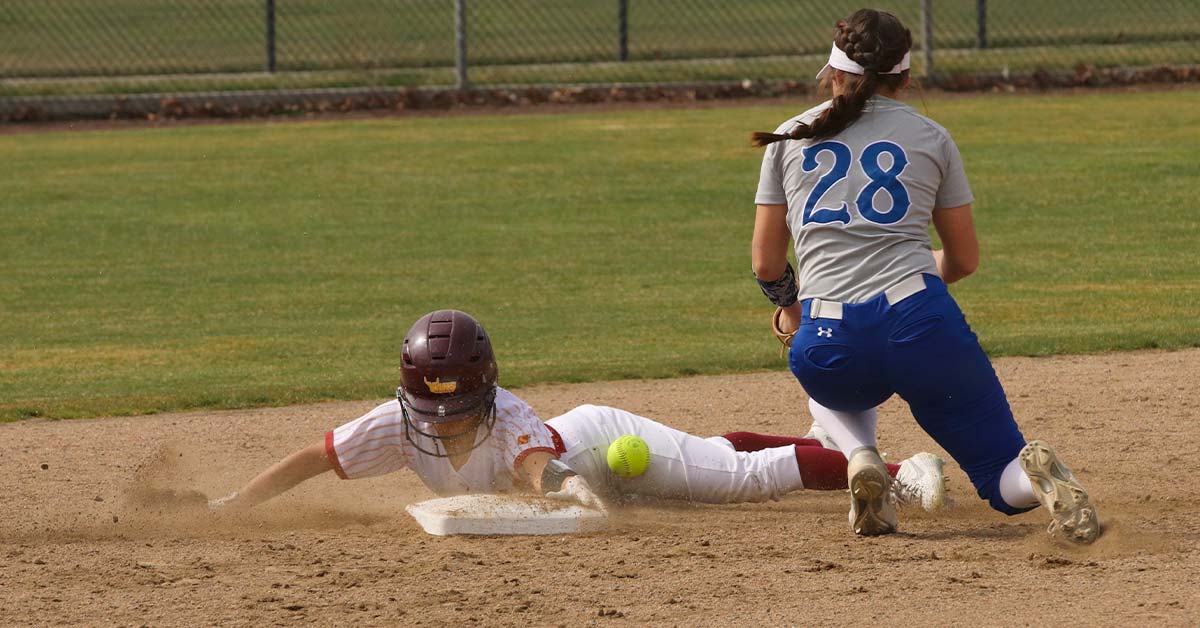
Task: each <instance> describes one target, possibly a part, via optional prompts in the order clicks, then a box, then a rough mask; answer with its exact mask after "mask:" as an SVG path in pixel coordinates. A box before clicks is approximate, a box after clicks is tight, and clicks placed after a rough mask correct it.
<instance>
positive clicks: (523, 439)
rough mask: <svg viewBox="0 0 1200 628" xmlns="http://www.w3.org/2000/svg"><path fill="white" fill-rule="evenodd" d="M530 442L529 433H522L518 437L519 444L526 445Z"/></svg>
mask: <svg viewBox="0 0 1200 628" xmlns="http://www.w3.org/2000/svg"><path fill="white" fill-rule="evenodd" d="M528 442H529V434H521V435H520V436H518V437H517V444H518V445H524V444H526V443H528Z"/></svg>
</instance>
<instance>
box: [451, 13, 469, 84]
mask: <svg viewBox="0 0 1200 628" xmlns="http://www.w3.org/2000/svg"><path fill="white" fill-rule="evenodd" d="M454 48H455V55H454V66H455V70H456V72H457V74H458V88H459V89H467V88H468V87H470V83H468V82H467V0H454Z"/></svg>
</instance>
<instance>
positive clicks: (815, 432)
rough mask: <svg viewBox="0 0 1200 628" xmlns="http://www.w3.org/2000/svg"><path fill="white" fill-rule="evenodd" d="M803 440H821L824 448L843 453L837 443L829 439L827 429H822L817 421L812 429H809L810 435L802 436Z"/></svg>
mask: <svg viewBox="0 0 1200 628" xmlns="http://www.w3.org/2000/svg"><path fill="white" fill-rule="evenodd" d="M801 438H807V439H809V440H819V441H821V446H822V447H824V448H825V449H832V450H834V451H841V449H839V448H838V446H837V443H835V442H833V439H832V438H830V437H829V432H826V431H825V428H823V427H821V425H820V424H819V423H817V422H816V421H813V423H812V427H809V428H808V433H807V434H805V435H804V436H802V437H801Z"/></svg>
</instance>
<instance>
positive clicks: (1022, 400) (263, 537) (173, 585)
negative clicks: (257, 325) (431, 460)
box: [0, 350, 1200, 626]
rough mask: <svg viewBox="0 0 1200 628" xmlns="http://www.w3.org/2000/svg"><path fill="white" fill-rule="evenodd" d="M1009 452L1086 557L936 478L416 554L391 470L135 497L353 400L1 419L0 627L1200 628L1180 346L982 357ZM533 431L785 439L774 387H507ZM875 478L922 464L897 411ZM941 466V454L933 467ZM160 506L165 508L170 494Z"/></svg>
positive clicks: (1193, 396)
mask: <svg viewBox="0 0 1200 628" xmlns="http://www.w3.org/2000/svg"><path fill="white" fill-rule="evenodd" d="M996 367H997V370H998V371H999V373H1000V377H1001V379H1002V380H1003V381H1004V382H1005V386H1006V388H1007V389H1008V391H1009V394H1010V398H1011V400H1012V403H1013V406H1014V410H1015V412H1016V414H1017V416H1018V420H1019V422H1020V423H1021V426H1022V429H1023V430H1024V432H1025V434H1026V435H1027V436H1030V437H1032V436H1037V437H1039V438H1043V439H1046V440H1048V441H1050V442H1051V443H1053V444H1055V445H1056V446H1057V448H1058V449H1059V450H1060V452H1062V453H1063V455H1064V456H1065V457H1066V458H1067V460H1068V461H1069V462H1070V464H1071V465H1072V467H1073V468H1074V470H1075V471H1076V473H1077V474H1078V475H1079V476H1080V477H1081V479H1082V481H1083V482H1084V484H1085V485H1086V486H1087V487H1088V489H1089V490H1090V491H1091V492H1092V494H1093V496H1094V497H1095V499H1096V501H1097V502H1098V504H1099V506H1100V512H1101V516H1102V519H1103V521H1104V523H1105V526H1106V531H1105V534H1104V536H1103V537H1102V538H1101V539H1100V540H1099V541H1098V542H1097V543H1096V544H1095V545H1094V546H1092V547H1089V548H1084V549H1078V548H1069V547H1064V546H1061V545H1058V544H1056V543H1054V542H1052V541H1050V540H1049V539H1048V538H1047V537H1046V535H1045V534H1044V532H1043V529H1044V527H1045V523H1046V518H1045V516H1044V515H1043V514H1041V513H1039V512H1037V511H1035V512H1033V513H1028V514H1024V515H1020V516H1017V517H1003V516H1001V515H999V514H997V513H994V512H992V511H991V510H989V509H988V508H987V507H985V506H984V505H983V504H982V503H981V502H980V501H979V500H977V499H975V498H974V496H973V493H972V491H971V490H970V484H969V483H968V481H967V479H966V476H965V475H963V473H962V472H961V471H960V470H959V469H958V467H956V466H954V465H949V473H950V477H951V491H952V494H953V495H954V496H955V497H956V499H957V501H958V505H957V507H955V508H954V509H952V510H950V511H946V512H944V513H941V514H937V515H926V514H924V513H919V512H909V511H905V512H904V513H902V519H901V532H900V533H899V534H896V535H893V536H890V537H883V538H873V539H866V538H855V537H853V536H852V535H851V534H850V532H849V530H848V526H847V523H846V508H847V501H848V500H847V496H846V494H845V493H844V492H842V491H832V492H816V491H808V492H801V493H796V494H792V495H788V496H786V497H785V498H784V499H783V500H782V501H780V502H773V503H765V504H744V505H736V506H715V507H714V506H692V505H687V504H677V503H676V504H654V505H651V504H642V505H637V506H628V507H625V508H621V509H619V510H618V511H617V512H616V515H615V517H614V519H615V521H614V523H613V525H612V527H611V529H609V530H608V531H606V532H602V533H595V534H589V535H582V536H574V537H566V536H564V537H524V538H518V537H493V538H437V537H430V536H427V535H425V534H424V533H423V532H422V531H421V530H420V528H418V527H417V525H416V524H415V523H414V522H413V521H412V520H411V519H410V518H409V517H408V516H407V515H406V514H404V511H403V506H404V505H405V504H407V503H410V502H412V501H418V500H421V499H426V498H428V497H430V496H431V495H430V493H429V492H428V491H426V490H425V489H424V488H423V487H422V486H421V485H420V484H419V482H418V481H417V480H416V479H415V478H414V477H413V476H411V475H409V474H406V473H399V474H394V475H391V476H386V477H383V478H376V479H371V480H360V481H354V482H343V481H339V480H337V479H336V478H334V477H332V476H331V477H321V478H317V479H316V480H313V481H312V482H310V483H308V484H306V485H304V486H301V487H299V488H298V489H296V490H295V491H293V492H292V493H289V494H287V495H285V496H283V497H282V498H280V499H278V500H277V501H276V502H274V503H271V504H269V505H267V506H265V507H263V508H261V509H260V510H256V511H254V512H252V513H251V514H249V515H247V516H245V517H244V518H241V519H239V520H235V521H214V520H213V519H212V518H211V517H208V516H205V515H203V514H202V513H201V512H200V511H199V510H197V509H189V508H187V507H168V506H164V505H162V504H161V503H156V502H154V501H153V500H148V499H147V496H148V495H151V493H148V492H147V491H148V490H149V489H154V488H157V489H162V490H174V491H177V493H176V496H177V497H182V498H183V499H182V501H185V502H186V497H187V495H188V494H187V493H186V492H184V491H186V490H189V489H193V490H199V491H203V492H205V493H207V494H209V495H218V494H223V493H224V492H227V491H229V490H230V489H232V488H235V487H236V486H238V485H239V484H240V483H241V482H243V481H245V480H247V479H248V478H250V477H252V476H253V475H254V474H255V473H257V472H258V471H259V470H261V469H262V468H265V467H266V466H267V465H269V464H271V463H272V462H274V461H275V460H276V459H278V458H279V457H281V456H283V455H285V454H287V453H289V452H290V451H292V450H294V449H296V448H298V447H300V446H302V445H305V444H307V443H309V442H311V441H312V440H313V439H315V438H316V437H318V436H319V435H320V434H321V433H322V432H323V431H324V430H325V429H327V428H329V427H331V426H335V425H337V424H340V423H341V422H344V421H346V420H349V419H351V418H354V417H356V416H358V415H359V414H360V413H361V412H363V411H365V410H367V409H369V408H370V407H371V406H373V405H374V403H373V402H354V403H334V404H322V405H316V406H305V407H293V408H276V409H263V410H246V411H237V412H221V413H187V414H176V415H162V416H152V417H138V418H114V419H100V420H92V421H73V422H46V421H42V422H37V421H31V422H25V423H19V424H8V425H0V437H2V438H3V442H4V454H3V468H4V473H3V474H0V494H2V495H4V499H3V504H4V507H3V508H2V509H0V556H2V557H3V560H0V625H63V624H74V625H115V624H120V625H135V626H136V625H151V626H162V625H177V626H197V625H223V626H265V625H293V624H296V625H302V624H317V625H332V624H334V623H339V622H342V623H352V624H353V625H366V626H372V625H379V626H396V625H412V626H423V625H424V626H435V625H436V626H471V625H487V626H496V625H538V626H543V625H549V626H555V625H565V626H580V625H614V626H615V625H628V626H635V625H650V624H654V625H686V626H725V625H748V624H760V625H785V624H801V625H828V626H832V625H849V624H852V623H858V624H860V625H861V624H862V623H878V625H880V626H904V625H917V624H920V625H923V626H943V625H944V626H950V625H980V626H986V625H1050V624H1072V625H1075V624H1078V625H1087V624H1098V625H1118V624H1132V623H1134V622H1138V623H1142V624H1145V623H1149V624H1152V625H1160V626H1195V625H1198V624H1200V597H1197V595H1196V591H1197V590H1200V514H1198V510H1197V507H1196V500H1195V499H1194V497H1195V494H1194V493H1193V489H1195V488H1196V487H1197V486H1198V485H1200V461H1198V459H1197V456H1196V452H1197V450H1200V426H1198V425H1197V419H1198V418H1200V385H1197V383H1196V379H1197V375H1200V350H1188V351H1179V352H1141V353H1120V354H1111V355H1101V356H1083V357H1062V358H1039V359H1027V358H1014V359H1003V360H999V361H997V363H996ZM519 392H520V394H521V395H522V396H523V397H524V398H525V399H526V400H528V401H529V402H530V403H531V404H532V405H533V406H534V407H535V408H537V409H538V410H539V412H540V413H541V414H542V416H543V417H547V418H548V417H552V416H554V415H556V414H558V413H560V412H562V411H565V410H567V409H569V408H571V407H573V406H575V405H578V404H579V403H584V402H588V403H597V404H606V405H613V406H617V407H621V408H624V409H627V410H630V411H633V412H637V413H639V414H643V415H646V416H650V417H653V418H657V419H659V420H661V421H663V422H665V423H668V424H670V425H673V426H675V427H679V428H681V429H685V430H688V431H691V432H693V433H695V434H699V435H705V436H707V435H711V434H717V433H722V432H725V431H730V430H735V429H741V430H756V431H762V432H769V433H791V434H798V433H802V432H803V431H805V430H806V429H807V427H808V417H807V416H802V414H806V413H802V412H801V408H804V406H803V402H804V399H803V397H802V395H801V393H800V389H799V387H798V386H797V385H796V384H795V383H794V381H792V380H791V378H790V375H788V374H787V373H786V372H783V371H780V372H777V373H763V374H754V375H743V376H722V377H698V378H693V379H682V380H667V381H633V382H613V383H601V384H586V385H555V386H540V387H534V388H527V389H523V390H521V391H519ZM880 438H881V443H882V445H883V447H884V448H885V449H886V450H887V451H889V452H891V453H892V459H893V460H899V459H901V458H904V457H907V456H908V455H910V454H911V453H913V452H915V451H919V450H929V451H933V452H935V453H943V452H941V451H940V450H939V449H938V448H937V447H936V446H935V445H934V444H933V443H932V441H931V440H930V439H929V438H928V437H927V436H926V435H925V434H924V433H922V432H921V431H920V430H919V429H918V428H917V427H916V425H915V423H914V422H913V421H912V420H911V418H910V417H909V415H908V414H907V410H906V408H905V407H904V406H903V404H902V403H898V402H897V401H896V400H893V401H890V402H888V404H886V405H885V407H884V408H883V410H882V413H881V419H880ZM943 455H944V454H943ZM177 501H178V500H177Z"/></svg>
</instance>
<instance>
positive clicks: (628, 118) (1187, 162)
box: [0, 91, 1200, 420]
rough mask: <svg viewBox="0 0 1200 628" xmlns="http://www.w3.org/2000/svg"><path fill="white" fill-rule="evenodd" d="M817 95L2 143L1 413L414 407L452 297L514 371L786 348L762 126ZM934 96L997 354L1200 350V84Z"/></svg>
mask: <svg viewBox="0 0 1200 628" xmlns="http://www.w3.org/2000/svg"><path fill="white" fill-rule="evenodd" d="M807 106H809V105H808V104H807V103H795V104H794V105H790V106H789V105H774V106H756V107H740V108H734V107H727V108H713V109H700V110H659V111H623V112H593V113H587V112H584V113H572V114H563V115H544V114H541V115H505V116H455V117H444V118H411V119H405V118H400V119H387V120H373V121H361V120H346V121H322V122H311V123H246V124H232V125H220V126H218V125H201V126H190V127H179V128H167V129H154V128H147V129H139V130H122V131H105V132H87V133H79V132H74V133H72V132H62V133H44V134H23V135H7V136H0V160H2V161H3V163H5V164H6V167H5V168H3V169H0V186H2V187H3V189H4V190H5V194H4V196H3V201H2V202H0V218H2V219H3V224H4V229H2V230H0V267H2V268H3V269H4V271H3V273H2V274H0V312H3V315H2V316H0V418H2V419H6V420H11V419H18V418H22V417H30V416H46V417H79V416H91V415H98V414H113V413H143V412H154V411H163V410H175V409H183V408H225V407H235V406H246V405H258V404H285V403H295V402H307V401H315V400H321V399H372V398H382V397H386V396H387V395H388V394H389V392H390V390H391V388H392V387H393V386H394V385H395V379H396V378H395V370H394V364H395V361H396V353H395V351H396V347H397V345H398V343H399V341H400V339H401V337H402V336H403V333H404V331H405V329H406V328H407V326H408V325H409V323H411V321H412V320H414V319H415V318H416V317H418V316H420V315H421V314H423V313H424V312H426V311H428V310H431V309H435V308H439V307H457V308H462V309H465V310H468V311H470V312H473V313H474V314H476V315H477V316H478V317H479V318H480V319H481V320H482V321H483V322H484V323H485V324H486V325H487V326H488V327H489V329H490V330H491V332H492V335H493V338H494V339H495V342H496V344H497V346H498V351H499V354H500V357H501V380H502V383H503V384H505V385H509V386H520V385H527V384H531V383H535V382H547V381H584V380H596V379H613V378H637V377H673V376H681V375H690V374H696V373H720V372H738V371H750V370H758V369H780V368H784V366H783V363H782V361H781V360H780V359H779V357H778V346H777V345H776V344H775V341H774V340H773V339H772V338H771V337H770V336H769V335H768V333H767V318H768V316H769V314H770V311H771V306H770V305H769V304H768V303H767V302H766V301H765V300H764V299H763V298H762V296H761V295H760V294H759V292H758V288H757V286H756V285H755V284H754V282H753V280H752V278H751V275H750V270H749V266H750V262H749V236H750V229H751V223H752V220H753V215H754V210H753V196H754V189H755V183H756V179H757V173H758V160H759V152H758V151H756V150H754V149H751V148H749V147H748V146H747V145H746V140H745V138H746V135H747V133H748V132H749V131H752V130H762V129H770V128H773V127H774V126H775V125H776V124H777V123H778V122H780V121H781V120H782V119H784V118H785V117H787V116H789V115H791V114H792V113H794V112H796V111H797V110H800V109H803V108H806V107H807ZM917 106H918V107H920V104H919V103H918V104H917ZM928 113H929V114H930V115H931V116H933V117H934V118H936V119H937V120H939V121H940V122H942V123H943V124H944V125H945V126H946V127H947V128H948V129H950V131H951V132H952V133H953V134H954V135H955V137H956V139H957V141H958V143H959V145H960V147H961V149H962V152H963V155H964V156H965V159H966V163H967V168H968V173H969V174H970V176H971V178H972V183H973V186H974V188H975V192H976V195H977V197H978V199H979V200H978V202H977V204H976V208H977V221H978V227H979V231H980V234H981V241H982V247H983V257H984V261H983V264H982V266H981V269H980V271H979V272H978V273H977V274H976V276H973V277H971V278H969V279H967V280H966V281H964V282H963V283H962V284H959V285H957V286H956V287H955V288H954V292H955V295H956V296H957V297H958V298H959V299H960V301H961V303H962V305H963V307H964V309H965V310H966V311H967V313H968V317H969V318H970V320H971V321H972V322H973V324H974V326H975V328H976V331H977V332H978V333H979V335H980V337H981V339H982V341H983V342H984V345H985V347H986V348H987V349H988V350H989V352H990V353H991V354H992V355H1012V354H1032V355H1040V354H1049V353H1064V352H1094V351H1108V350H1118V349H1133V348H1142V347H1166V348H1178V347H1188V346H1200V319H1198V318H1197V316H1196V312H1197V311H1198V308H1200V268H1198V267H1197V265H1196V263H1195V259H1196V258H1195V256H1196V250H1197V249H1196V246H1197V242H1200V213H1198V212H1200V200H1198V199H1200V197H1198V196H1197V193H1196V185H1197V183H1198V176H1197V175H1198V171H1197V168H1196V162H1195V154H1194V147H1195V146H1196V145H1198V144H1200V92H1197V91H1175V92H1159V93H1141V94H1101V93H1096V94H1088V95H1072V96H1055V95H1049V96H986V97H972V98H936V99H931V100H930V101H929V103H928Z"/></svg>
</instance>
